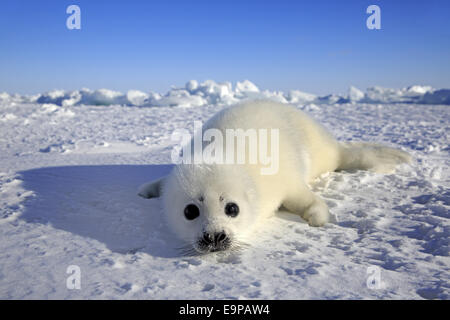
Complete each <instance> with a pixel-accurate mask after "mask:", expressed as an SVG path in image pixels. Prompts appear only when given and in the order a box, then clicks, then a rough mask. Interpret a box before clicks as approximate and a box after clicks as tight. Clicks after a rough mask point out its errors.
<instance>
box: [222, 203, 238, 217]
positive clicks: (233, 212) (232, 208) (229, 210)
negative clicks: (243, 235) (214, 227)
mask: <svg viewBox="0 0 450 320" xmlns="http://www.w3.org/2000/svg"><path fill="white" fill-rule="evenodd" d="M225 213H226V215H227V216H230V217H232V218H234V217H236V216H237V215H238V213H239V207H238V205H237V204H236V203H233V202H228V203H227V205H226V206H225Z"/></svg>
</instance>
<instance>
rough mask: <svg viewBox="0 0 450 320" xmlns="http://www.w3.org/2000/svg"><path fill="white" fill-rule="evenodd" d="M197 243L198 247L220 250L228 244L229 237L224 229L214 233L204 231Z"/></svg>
mask: <svg viewBox="0 0 450 320" xmlns="http://www.w3.org/2000/svg"><path fill="white" fill-rule="evenodd" d="M199 244H200V247H202V248H204V249H207V250H208V251H221V250H225V249H227V248H228V247H229V246H230V238H229V237H228V235H227V234H226V233H225V232H224V231H220V232H214V233H209V232H204V233H203V237H202V238H201V239H200V241H199Z"/></svg>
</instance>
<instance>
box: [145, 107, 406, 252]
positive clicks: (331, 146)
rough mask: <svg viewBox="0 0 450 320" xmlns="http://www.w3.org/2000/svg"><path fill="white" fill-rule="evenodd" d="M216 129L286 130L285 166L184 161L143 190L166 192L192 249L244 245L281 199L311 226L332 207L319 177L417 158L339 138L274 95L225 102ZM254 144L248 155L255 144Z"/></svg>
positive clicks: (167, 211)
mask: <svg viewBox="0 0 450 320" xmlns="http://www.w3.org/2000/svg"><path fill="white" fill-rule="evenodd" d="M208 128H215V129H217V130H219V131H220V132H222V133H223V135H224V136H225V134H226V130H227V129H243V130H247V129H261V128H263V129H278V132H279V139H278V142H279V143H278V145H279V152H278V156H279V157H278V160H279V167H278V171H277V172H276V173H275V174H269V175H263V174H261V168H262V167H264V166H265V165H264V164H262V163H260V162H258V163H257V164H250V163H247V162H246V163H244V164H200V165H198V164H197V165H196V164H178V165H175V166H174V168H173V169H172V171H171V172H170V173H169V174H168V175H167V176H165V177H163V178H161V179H159V180H157V181H152V182H149V183H147V184H144V185H143V186H141V188H140V191H139V195H140V196H142V197H144V198H155V197H162V204H163V205H162V207H163V211H164V213H163V214H164V215H165V217H166V219H167V223H168V225H169V227H170V229H172V230H173V231H174V233H175V234H176V235H177V236H178V237H179V238H181V239H182V240H184V241H186V243H187V246H186V247H187V248H188V251H189V250H191V251H192V252H195V251H197V252H199V253H207V252H213V251H220V250H225V249H229V248H231V249H233V248H237V247H239V246H240V244H241V243H245V240H247V239H248V238H249V236H250V235H251V231H252V230H254V229H255V228H257V227H258V225H259V224H260V223H262V222H264V221H268V220H267V219H264V218H266V217H268V216H270V215H272V214H273V213H274V212H276V211H277V209H279V208H280V207H281V206H283V207H284V208H285V209H287V210H288V211H290V212H292V213H295V214H299V215H300V216H301V217H303V219H305V220H306V221H307V222H308V223H309V225H311V226H316V227H317V226H322V225H324V224H325V223H327V222H328V221H329V220H330V214H329V211H328V207H327V205H326V204H325V202H324V201H323V200H322V199H321V198H320V197H319V196H317V195H316V194H314V193H313V192H312V191H311V188H310V187H309V183H310V182H311V181H312V180H314V179H315V178H316V177H318V176H319V175H321V174H322V173H325V172H329V171H335V170H354V169H362V170H373V171H376V172H392V171H393V169H394V167H395V166H396V165H397V164H400V163H403V162H409V161H410V157H409V155H408V154H407V153H406V152H403V151H400V150H396V149H393V148H389V147H384V146H380V145H377V144H372V143H365V142H347V143H345V142H338V141H337V140H336V139H335V138H334V137H333V136H332V135H331V134H330V133H329V132H328V131H327V130H326V129H325V128H324V127H322V126H321V125H320V124H319V123H317V122H316V121H315V120H313V119H312V118H311V117H309V116H308V115H307V114H306V113H304V112H302V111H301V110H299V109H297V108H295V107H293V106H290V105H286V104H282V103H277V102H273V101H267V100H256V101H249V102H243V103H240V104H238V105H235V106H232V107H229V108H226V109H223V110H222V111H220V112H219V113H217V114H216V115H214V116H213V117H212V118H211V119H210V120H208V121H207V122H206V123H205V124H204V126H203V130H202V131H204V130H206V129H208ZM194 137H195V135H194ZM192 139H194V138H192ZM192 142H193V140H191V143H192ZM246 148H247V149H246V152H247V155H248V152H249V150H248V144H247V145H246ZM189 248H190V249H189ZM194 250H195V251H194Z"/></svg>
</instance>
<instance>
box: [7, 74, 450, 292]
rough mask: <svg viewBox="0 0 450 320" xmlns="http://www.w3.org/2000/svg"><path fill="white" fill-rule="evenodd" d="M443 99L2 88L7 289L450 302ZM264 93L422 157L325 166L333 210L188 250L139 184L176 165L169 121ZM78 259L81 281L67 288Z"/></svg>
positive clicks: (184, 124)
mask: <svg viewBox="0 0 450 320" xmlns="http://www.w3.org/2000/svg"><path fill="white" fill-rule="evenodd" d="M449 96H450V94H449V90H434V89H432V88H429V87H421V86H413V87H410V88H408V89H402V90H393V89H381V88H378V87H377V88H372V89H369V90H367V91H366V92H365V93H362V92H361V91H360V90H358V89H356V88H351V89H350V90H349V95H348V96H347V97H339V96H333V95H330V96H327V97H317V96H314V95H311V94H306V93H303V92H301V91H291V92H289V93H287V94H285V93H282V92H269V91H260V90H259V89H258V88H257V87H256V86H255V85H254V84H252V83H251V82H249V81H244V82H242V83H238V84H237V85H236V87H235V89H233V88H232V85H231V84H230V83H228V82H226V83H216V82H214V81H206V82H203V83H198V82H197V81H190V82H188V84H187V85H186V86H185V88H178V89H177V88H174V89H172V90H171V91H170V92H169V93H167V94H166V95H159V94H156V93H148V94H147V93H143V92H139V91H129V92H128V93H127V94H125V95H124V94H122V93H119V92H114V91H110V90H88V89H82V90H79V91H74V92H64V91H52V92H49V93H46V94H42V95H38V96H34V97H22V96H19V95H10V94H6V93H3V94H0V130H1V135H0V149H1V153H0V161H1V168H0V298H2V299H12V298H16V299H37V298H40V299H56V298H57V299H80V298H89V299H109V298H113V299H203V298H204V299H222V298H229V299H309V298H312V299H400V298H408V299H449V298H450V258H449V247H450V241H449V235H450V220H449V219H450V214H449V206H450V176H449V173H450V170H449V166H450V160H449V159H450V157H449V152H450V144H449V120H450V111H449V107H448V106H446V105H444V104H449ZM261 97H266V98H270V99H275V100H277V101H283V102H291V103H294V104H295V105H296V106H297V107H298V108H299V109H303V110H304V111H306V112H307V113H309V114H310V115H312V116H313V117H314V118H316V119H317V120H319V121H320V122H321V123H323V124H324V125H325V126H326V127H327V128H328V129H329V130H330V131H331V132H332V133H333V134H334V135H335V136H336V137H337V138H338V139H340V140H365V141H373V142H379V143H384V144H386V145H390V146H393V147H397V148H401V149H403V150H406V151H408V152H409V153H411V155H412V156H413V158H414V161H413V163H412V164H410V165H402V166H400V167H399V168H398V170H397V172H396V173H395V174H387V175H380V174H374V173H370V172H366V171H355V172H333V173H329V174H325V175H323V176H322V177H321V178H320V179H317V181H315V183H314V184H313V185H312V187H313V189H314V190H315V192H317V193H318V194H319V195H320V196H321V197H323V198H324V199H325V201H326V202H327V204H328V206H329V207H330V210H331V212H332V214H333V215H334V218H335V220H336V221H335V222H334V223H329V224H327V225H326V226H325V227H321V228H313V227H310V226H308V224H306V223H305V221H303V220H302V219H301V218H300V217H299V216H296V215H292V214H290V213H287V212H278V213H276V215H275V216H274V217H272V218H269V219H268V221H267V223H266V225H265V226H266V227H265V228H264V229H261V230H258V231H257V232H256V233H255V235H254V242H252V243H250V244H249V247H248V248H246V249H245V250H243V251H240V252H233V253H228V254H227V253H225V254H210V255H206V256H191V257H186V256H181V255H180V253H179V251H178V250H177V249H176V248H177V247H180V246H181V243H179V241H178V240H176V238H175V237H174V236H173V235H172V234H171V233H170V231H169V230H167V227H166V225H165V223H164V220H163V219H162V216H161V212H160V211H161V209H160V202H159V201H158V200H157V199H154V200H144V199H141V198H139V197H138V196H137V194H136V192H137V188H138V186H139V185H141V184H142V183H144V182H147V181H149V180H152V179H154V178H158V177H161V176H163V175H165V174H166V173H167V172H168V171H169V170H170V169H171V167H172V165H171V164H170V154H171V151H172V148H173V145H174V142H173V141H171V134H172V132H173V131H174V130H175V129H181V128H187V129H189V130H192V126H193V121H194V120H202V121H205V120H207V119H208V118H209V117H210V116H212V115H213V114H215V113H216V112H217V111H219V110H220V109H222V108H223V107H225V106H227V105H229V104H232V103H235V102H237V101H241V100H243V99H253V98H261ZM330 103H331V104H330ZM424 103H427V105H424ZM123 105H127V106H128V107H124V106H123ZM151 106H154V107H151ZM186 107H190V108H186ZM70 265H77V266H79V267H80V270H81V289H80V290H77V289H73V290H70V289H68V288H67V287H66V280H67V278H68V277H69V274H67V273H66V271H67V268H68V267H69V266H70ZM374 268H375V269H374ZM373 270H378V271H379V276H380V277H379V280H380V281H378V282H376V285H375V286H373V285H371V284H373V283H372V282H370V281H369V280H370V276H371V272H372V271H373ZM368 282H369V285H368Z"/></svg>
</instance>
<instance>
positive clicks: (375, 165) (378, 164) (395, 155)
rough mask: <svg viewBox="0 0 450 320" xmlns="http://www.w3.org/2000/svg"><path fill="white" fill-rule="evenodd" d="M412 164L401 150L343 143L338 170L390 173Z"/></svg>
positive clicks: (371, 144) (376, 145) (407, 155)
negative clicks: (397, 168) (401, 166)
mask: <svg viewBox="0 0 450 320" xmlns="http://www.w3.org/2000/svg"><path fill="white" fill-rule="evenodd" d="M409 162H411V156H410V155H409V154H408V153H406V152H404V151H401V150H397V149H394V148H389V147H384V146H382V145H378V144H375V143H367V142H346V143H341V148H340V164H339V167H338V168H337V170H355V169H361V170H371V171H375V172H380V173H390V172H392V171H394V169H395V166H397V165H399V164H401V163H409Z"/></svg>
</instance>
